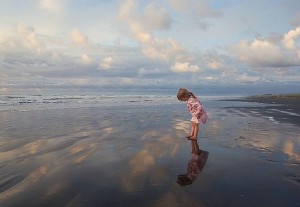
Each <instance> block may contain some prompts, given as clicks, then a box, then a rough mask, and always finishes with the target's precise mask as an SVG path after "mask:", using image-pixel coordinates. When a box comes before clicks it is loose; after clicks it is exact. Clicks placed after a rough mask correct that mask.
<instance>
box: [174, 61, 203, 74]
mask: <svg viewBox="0 0 300 207" xmlns="http://www.w3.org/2000/svg"><path fill="white" fill-rule="evenodd" d="M171 70H172V71H174V72H175V73H186V72H192V73H195V72H198V71H199V67H198V66H197V65H191V64H190V63H189V62H184V63H181V62H175V64H174V65H173V66H171Z"/></svg>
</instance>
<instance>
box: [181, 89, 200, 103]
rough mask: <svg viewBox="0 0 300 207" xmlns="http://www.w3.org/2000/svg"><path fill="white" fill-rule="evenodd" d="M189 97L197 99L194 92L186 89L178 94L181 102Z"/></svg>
mask: <svg viewBox="0 0 300 207" xmlns="http://www.w3.org/2000/svg"><path fill="white" fill-rule="evenodd" d="M189 96H192V97H193V98H196V96H195V95H194V94H193V93H192V92H190V91H188V90H187V89H185V88H180V89H179V91H178V93H177V99H178V100H180V101H182V100H183V98H185V97H189Z"/></svg>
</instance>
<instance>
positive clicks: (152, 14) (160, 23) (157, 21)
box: [144, 3, 171, 30]
mask: <svg viewBox="0 0 300 207" xmlns="http://www.w3.org/2000/svg"><path fill="white" fill-rule="evenodd" d="M144 19H145V22H146V25H147V27H149V28H150V29H153V30H165V29H169V28H170V26H171V18H170V16H169V14H168V12H167V11H166V10H165V9H163V8H162V7H160V6H158V5H156V4H154V3H150V4H149V5H147V6H146V8H145V11H144Z"/></svg>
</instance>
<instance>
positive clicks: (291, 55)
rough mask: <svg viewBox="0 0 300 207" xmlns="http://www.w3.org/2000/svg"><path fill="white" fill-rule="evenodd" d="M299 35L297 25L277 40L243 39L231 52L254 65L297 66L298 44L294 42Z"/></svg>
mask: <svg viewBox="0 0 300 207" xmlns="http://www.w3.org/2000/svg"><path fill="white" fill-rule="evenodd" d="M299 35H300V28H299V27H297V28H296V29H295V30H291V31H289V32H288V33H287V34H285V35H284V36H283V39H282V40H281V41H277V42H276V41H275V42H274V41H271V40H268V39H263V38H260V39H258V38H256V39H255V40H254V41H253V42H249V41H247V40H243V41H241V42H240V43H239V44H238V45H236V46H235V47H234V48H233V53H234V54H235V55H236V56H237V57H238V58H239V59H240V60H241V61H243V62H245V63H248V64H250V65H252V66H256V67H290V66H299V65H300V59H299V46H296V44H295V40H296V38H297V37H298V36H299ZM282 43H283V44H282Z"/></svg>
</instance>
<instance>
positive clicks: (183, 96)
mask: <svg viewBox="0 0 300 207" xmlns="http://www.w3.org/2000/svg"><path fill="white" fill-rule="evenodd" d="M177 98H178V100H180V101H186V102H187V107H188V110H189V112H190V113H191V115H192V119H191V122H192V129H191V133H190V135H188V136H186V138H188V139H192V140H195V139H197V136H198V132H199V124H205V123H206V121H207V114H206V111H205V109H204V107H203V105H202V103H201V102H200V100H199V99H197V97H196V96H195V95H194V94H193V93H192V92H190V91H188V90H187V89H185V88H181V89H179V91H178V93H177Z"/></svg>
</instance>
